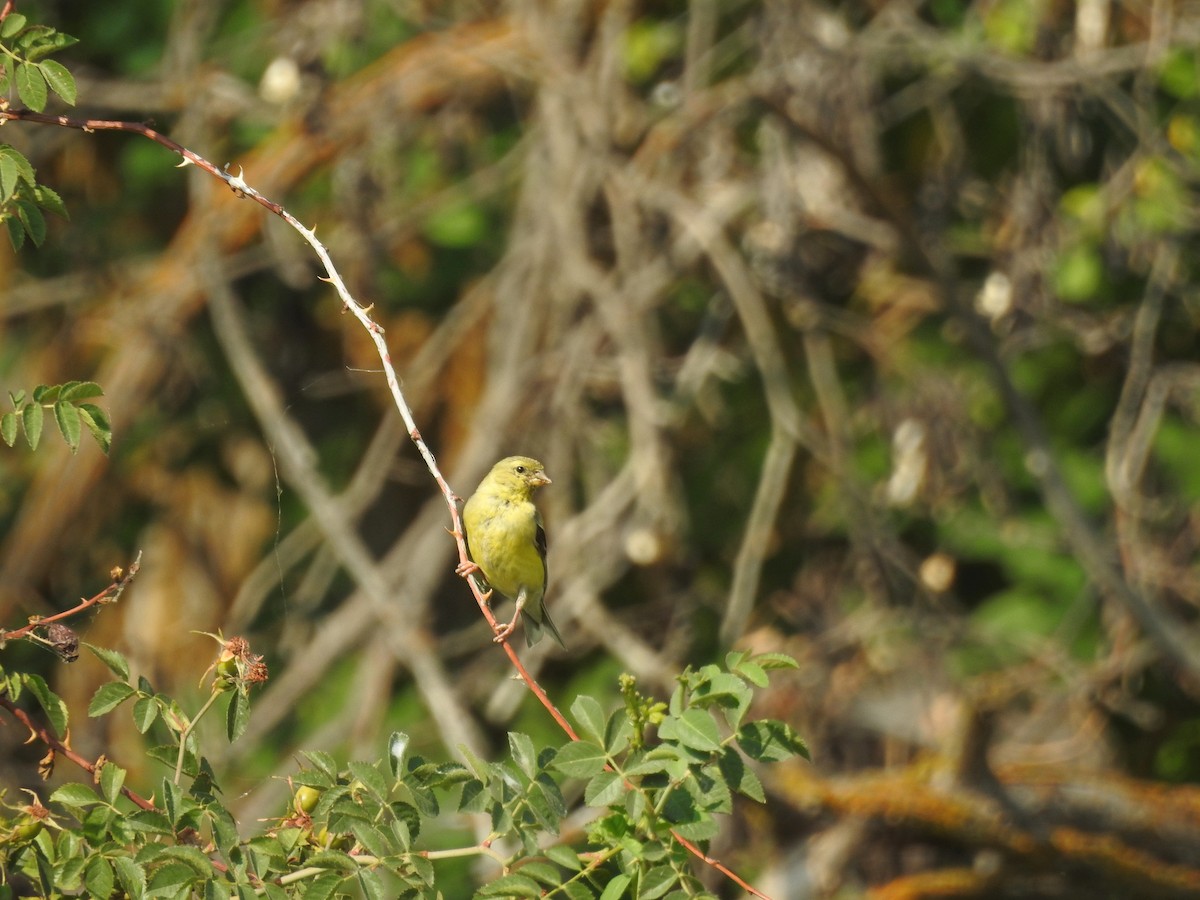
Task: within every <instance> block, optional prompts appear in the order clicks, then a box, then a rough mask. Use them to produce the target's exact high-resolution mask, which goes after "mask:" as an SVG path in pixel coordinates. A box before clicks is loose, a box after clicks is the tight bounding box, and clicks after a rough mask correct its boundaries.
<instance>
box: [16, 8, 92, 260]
mask: <svg viewBox="0 0 1200 900" xmlns="http://www.w3.org/2000/svg"><path fill="white" fill-rule="evenodd" d="M74 43H76V40H75V38H73V37H71V36H70V35H66V34H63V33H62V32H60V31H56V30H55V29H53V28H50V27H49V26H47V25H32V24H30V23H29V22H28V20H27V19H26V18H25V16H23V15H21V14H20V13H17V12H14V13H10V14H9V15H8V16H7V17H6V18H5V19H4V21H3V22H0V108H4V107H5V106H6V105H7V100H6V97H7V95H9V94H11V93H12V92H13V91H14V90H15V92H16V95H17V98H18V99H19V100H20V102H21V103H23V104H24V105H25V106H27V107H28V108H29V109H31V110H33V111H34V112H42V111H43V110H44V109H45V108H46V103H47V102H48V101H49V96H50V92H53V93H55V94H57V95H58V96H59V97H60V98H61V99H62V100H63V101H64V102H66V103H68V104H70V105H72V106H74V105H75V97H76V89H75V79H74V77H73V76H72V75H71V73H70V71H68V70H67V68H66V66H64V65H63V64H62V63H60V62H58V61H57V60H53V59H47V58H46V57H48V56H50V55H51V54H53V53H57V52H58V51H60V50H63V49H65V48H67V47H70V46H71V45H72V44H74ZM43 210H45V211H47V212H52V213H56V214H58V215H60V216H65V215H66V208H65V207H64V206H63V202H62V199H61V198H60V197H59V196H58V194H56V193H55V192H54V191H53V190H51V189H50V188H48V187H46V186H45V185H41V184H38V183H37V179H36V177H35V173H34V170H33V166H31V165H30V164H29V160H27V159H26V158H25V157H24V156H23V155H22V154H21V153H19V152H18V151H17V150H15V149H14V148H13V147H11V146H9V145H8V144H0V222H3V223H4V226H5V229H6V230H7V231H8V238H9V241H11V242H12V245H13V249H16V250H19V249H20V248H21V247H22V245H23V244H24V243H25V238H26V237H28V238H29V239H30V240H31V241H33V243H34V245H35V246H38V247H40V246H41V245H42V242H43V241H44V240H45V239H46V220H45V217H44V216H43V215H42V211H43Z"/></svg>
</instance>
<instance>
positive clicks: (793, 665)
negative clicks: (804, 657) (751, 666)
mask: <svg viewBox="0 0 1200 900" xmlns="http://www.w3.org/2000/svg"><path fill="white" fill-rule="evenodd" d="M751 659H752V661H753V662H755V663H757V664H758V665H760V666H762V667H763V668H764V669H799V668H800V663H798V662H796V660H794V659H792V657H790V656H788V655H787V654H786V653H760V654H758V655H757V656H753V657H751Z"/></svg>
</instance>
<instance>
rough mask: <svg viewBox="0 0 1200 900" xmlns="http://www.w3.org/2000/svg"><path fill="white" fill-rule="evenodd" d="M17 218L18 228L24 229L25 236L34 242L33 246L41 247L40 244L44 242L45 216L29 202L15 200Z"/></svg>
mask: <svg viewBox="0 0 1200 900" xmlns="http://www.w3.org/2000/svg"><path fill="white" fill-rule="evenodd" d="M17 218H18V220H19V221H20V227H22V228H24V229H25V234H28V235H29V238H30V240H32V241H34V246H35V247H40V246H42V242H43V241H44V240H46V216H43V215H42V211H41V210H40V209H37V205H36V204H34V203H30V202H29V200H17Z"/></svg>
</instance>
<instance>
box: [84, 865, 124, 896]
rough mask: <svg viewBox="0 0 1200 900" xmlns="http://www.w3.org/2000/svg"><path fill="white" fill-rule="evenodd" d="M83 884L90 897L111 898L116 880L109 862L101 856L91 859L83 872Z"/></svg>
mask: <svg viewBox="0 0 1200 900" xmlns="http://www.w3.org/2000/svg"><path fill="white" fill-rule="evenodd" d="M83 884H84V887H86V888H87V892H88V896H90V897H109V896H111V895H112V892H113V888H115V887H116V880H115V879H114V878H113V870H112V865H111V864H110V863H109V861H108V860H107V859H105V858H104V857H103V856H101V855H100V854H96V855H95V856H93V857H92V858H91V859H89V860H88V861H87V867H86V868H85V869H84V872H83Z"/></svg>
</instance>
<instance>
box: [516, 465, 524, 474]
mask: <svg viewBox="0 0 1200 900" xmlns="http://www.w3.org/2000/svg"><path fill="white" fill-rule="evenodd" d="M517 474H518V475H524V474H525V467H524V466H517Z"/></svg>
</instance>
